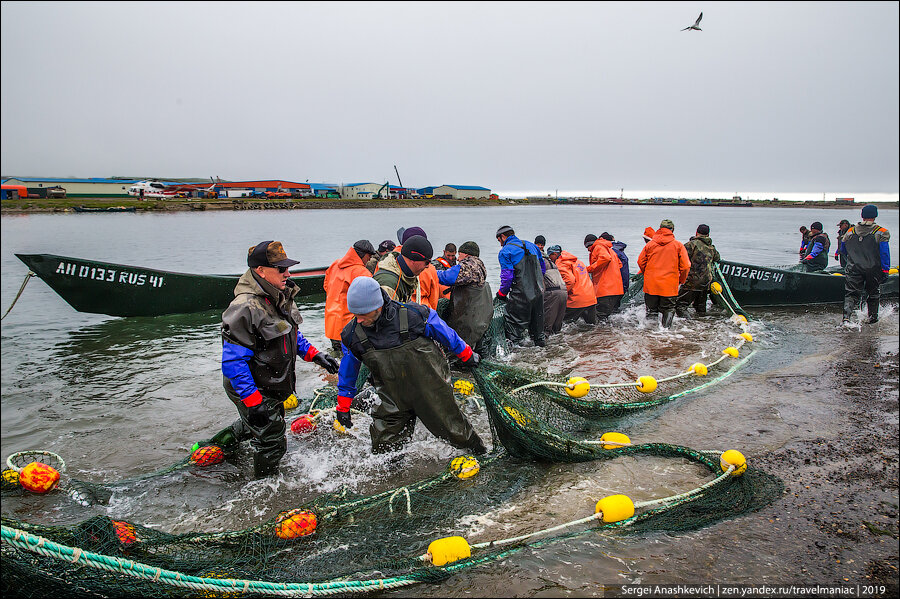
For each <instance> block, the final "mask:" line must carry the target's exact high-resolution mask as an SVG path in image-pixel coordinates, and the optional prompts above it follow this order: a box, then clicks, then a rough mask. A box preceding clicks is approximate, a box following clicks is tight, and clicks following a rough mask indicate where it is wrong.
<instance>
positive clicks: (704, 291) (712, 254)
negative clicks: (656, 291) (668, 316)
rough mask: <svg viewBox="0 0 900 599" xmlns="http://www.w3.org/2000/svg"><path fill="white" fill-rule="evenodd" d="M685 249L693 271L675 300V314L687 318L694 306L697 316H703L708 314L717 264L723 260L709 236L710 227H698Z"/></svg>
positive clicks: (689, 273) (689, 272)
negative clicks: (707, 301)
mask: <svg viewBox="0 0 900 599" xmlns="http://www.w3.org/2000/svg"><path fill="white" fill-rule="evenodd" d="M684 249H686V250H687V254H688V259H689V260H690V261H691V269H690V270H689V271H688V275H687V279H686V280H685V281H684V284H683V285H682V286H681V289H680V290H679V292H678V299H677V300H675V313H676V314H677V315H678V316H680V317H681V318H686V317H687V309H688V306H689V305H691V304H693V305H694V311H696V312H697V315H699V316H703V315H705V314H706V299H707V297H708V296H709V286H710V285H711V284H712V282H713V278H714V276H715V268H716V262H718V261H719V260H721V256H719V252H718V250H716V246H714V245H713V242H712V239H711V238H710V236H709V225H698V226H697V233H696V234H695V235H694V236H693V237H691V240H690V241H688V242H687V243H686V244H685V245H684Z"/></svg>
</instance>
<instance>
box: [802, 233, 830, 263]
mask: <svg viewBox="0 0 900 599" xmlns="http://www.w3.org/2000/svg"><path fill="white" fill-rule="evenodd" d="M830 247H831V240H830V239H828V233H825V232H824V231H822V223H820V222H819V221H816V222H814V223H813V224H811V225H810V226H809V243H807V244H806V252H805V253H804V254H803V256H802V258H801V260H800V263H801V264H803V265H804V266H805V267H806V270H808V271H811V272H815V271H819V270H825V267H826V266H828V250H829V248H830Z"/></svg>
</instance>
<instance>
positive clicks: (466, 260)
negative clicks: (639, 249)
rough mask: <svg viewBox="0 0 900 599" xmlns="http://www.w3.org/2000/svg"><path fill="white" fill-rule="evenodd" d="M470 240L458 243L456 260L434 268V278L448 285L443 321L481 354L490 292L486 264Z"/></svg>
mask: <svg viewBox="0 0 900 599" xmlns="http://www.w3.org/2000/svg"><path fill="white" fill-rule="evenodd" d="M480 254H481V249H480V248H479V247H478V244H477V243H475V242H474V241H467V242H465V243H464V244H462V245H460V246H459V262H458V263H457V264H455V265H454V266H451V267H450V268H448V269H446V270H439V271H438V281H439V282H440V283H441V285H442V286H444V287H447V288H449V289H450V308H449V309H448V310H447V317H446V318H445V320H446V322H447V324H448V325H450V327H451V328H452V329H453V330H454V331H456V332H457V334H459V336H460V337H462V340H463V341H465V342H466V343H467V344H468V345H469V346H470V347H473V348H475V351H476V352H478V354H483V353H484V352H483V344H482V338H483V337H484V334H485V332H486V331H487V330H488V327H489V326H491V319H492V318H493V317H494V303H493V295H492V294H491V286H490V284H489V283H488V282H487V268H485V266H484V262H482V261H481V258H480Z"/></svg>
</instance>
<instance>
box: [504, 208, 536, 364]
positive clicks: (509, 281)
mask: <svg viewBox="0 0 900 599" xmlns="http://www.w3.org/2000/svg"><path fill="white" fill-rule="evenodd" d="M497 241H499V242H500V245H501V246H503V247H501V248H500V253H499V254H498V255H497V259H498V260H499V261H500V289H499V290H497V299H499V300H500V301H502V302H506V318H505V319H504V328H505V330H506V338H507V339H508V340H509V342H510V343H520V342H521V341H522V338H523V337H524V336H525V329H528V334H529V335H530V336H531V339H532V341H534V344H535V345H537V346H539V347H544V346H545V345H547V342H546V341H544V271H545V270H546V269H547V266H546V264H544V258H543V256H542V255H541V251H540V250H539V249H537V247H535V245H534V244H533V243H531V242H529V241H522V240H521V239H519V238H518V237H516V232H515V231H514V230H513V228H512V227H510V226H508V225H505V226H502V227H500V228H499V229H497Z"/></svg>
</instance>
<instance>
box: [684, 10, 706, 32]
mask: <svg viewBox="0 0 900 599" xmlns="http://www.w3.org/2000/svg"><path fill="white" fill-rule="evenodd" d="M702 18H703V13H702V12H701V13H700V16H699V17H697V20H696V21H694V24H693V25H691V26H690V27H685V28H684V29H682V31H687V30H688V29H695V30H697V31H703V30H702V29H700V27H698V25H700V19H702Z"/></svg>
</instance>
